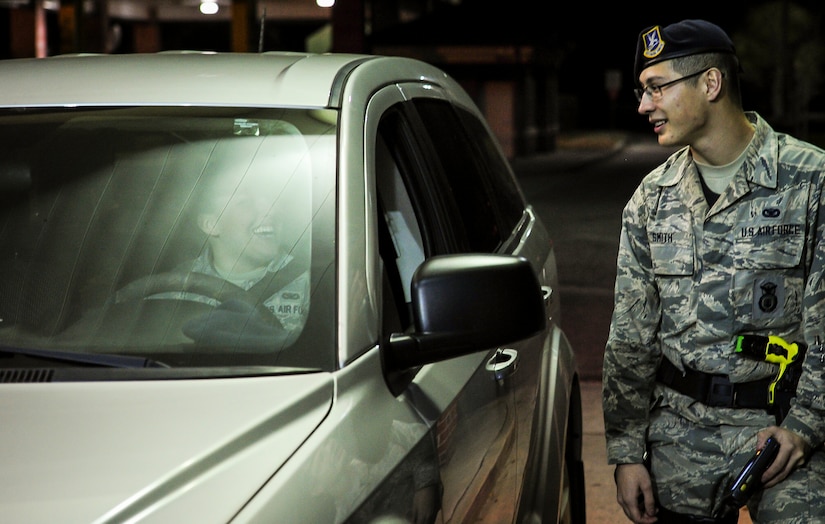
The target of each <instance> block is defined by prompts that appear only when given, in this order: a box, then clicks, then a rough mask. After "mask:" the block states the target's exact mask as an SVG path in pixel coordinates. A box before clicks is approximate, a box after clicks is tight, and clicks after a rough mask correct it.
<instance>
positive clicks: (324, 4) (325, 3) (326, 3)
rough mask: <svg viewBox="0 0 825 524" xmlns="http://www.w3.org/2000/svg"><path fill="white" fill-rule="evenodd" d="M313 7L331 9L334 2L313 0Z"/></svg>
mask: <svg viewBox="0 0 825 524" xmlns="http://www.w3.org/2000/svg"><path fill="white" fill-rule="evenodd" d="M315 5H317V6H318V7H332V6H334V5H335V0H315Z"/></svg>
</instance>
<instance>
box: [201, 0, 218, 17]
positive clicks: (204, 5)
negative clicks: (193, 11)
mask: <svg viewBox="0 0 825 524" xmlns="http://www.w3.org/2000/svg"><path fill="white" fill-rule="evenodd" d="M200 10H201V13H203V14H205V15H214V14H215V13H217V12H218V3H217V2H214V1H212V0H206V1H204V2H201V5H200Z"/></svg>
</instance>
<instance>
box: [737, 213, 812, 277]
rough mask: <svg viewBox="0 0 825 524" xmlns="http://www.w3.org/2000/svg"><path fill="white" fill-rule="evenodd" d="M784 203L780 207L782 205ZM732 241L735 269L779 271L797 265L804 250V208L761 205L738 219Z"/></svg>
mask: <svg viewBox="0 0 825 524" xmlns="http://www.w3.org/2000/svg"><path fill="white" fill-rule="evenodd" d="M783 204H784V205H783ZM735 235H736V236H735V237H734V242H733V263H734V267H735V268H736V269H782V268H792V267H795V266H797V265H799V263H800V261H801V260H802V252H803V250H804V247H805V206H804V205H800V206H799V207H792V206H790V205H788V204H787V203H786V202H781V203H778V204H774V205H771V204H770V203H767V204H765V203H761V205H759V206H758V207H755V206H754V207H751V212H750V213H749V214H748V215H747V216H744V217H740V221H739V227H738V228H737V230H736V232H735Z"/></svg>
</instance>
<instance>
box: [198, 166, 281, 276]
mask: <svg viewBox="0 0 825 524" xmlns="http://www.w3.org/2000/svg"><path fill="white" fill-rule="evenodd" d="M277 182H278V180H277V177H275V176H272V175H271V174H269V175H268V174H267V173H260V172H259V173H247V174H246V175H245V176H244V177H243V179H242V180H240V181H238V180H237V179H233V178H232V177H230V178H228V179H226V180H222V181H220V182H219V183H218V187H217V188H216V189H215V191H214V192H213V193H212V194H213V196H212V197H211V198H210V199H209V200H210V208H211V209H210V210H208V212H205V213H203V214H202V215H201V228H202V229H204V231H206V232H207V233H208V234H209V235H210V245H211V247H212V251H213V254H214V255H215V256H216V258H219V260H220V261H222V262H223V264H222V265H224V266H225V265H226V264H231V267H222V268H221V269H223V270H227V271H232V272H245V271H251V270H253V269H257V268H261V267H265V266H266V265H268V264H269V263H270V262H272V261H273V260H275V259H276V258H277V257H279V255H280V254H281V253H282V250H283V248H282V246H281V235H280V234H279V233H280V230H281V228H282V227H283V222H284V218H283V217H279V216H278V213H277V208H278V203H279V200H280V198H282V195H281V193H282V191H283V182H281V183H277Z"/></svg>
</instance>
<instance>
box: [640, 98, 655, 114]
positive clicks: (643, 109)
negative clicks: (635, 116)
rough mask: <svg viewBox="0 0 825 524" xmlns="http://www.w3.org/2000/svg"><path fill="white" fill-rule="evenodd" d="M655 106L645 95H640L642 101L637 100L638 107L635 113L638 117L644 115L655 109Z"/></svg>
mask: <svg viewBox="0 0 825 524" xmlns="http://www.w3.org/2000/svg"><path fill="white" fill-rule="evenodd" d="M655 107H656V106H655V105H654V104H653V100H651V99H650V97H649V96H647V94H644V95H642V99H641V100H639V107H637V108H636V111H637V112H638V113H639V114H640V115H646V114H648V113H650V112H651V111H653V110H654V109H655Z"/></svg>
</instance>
